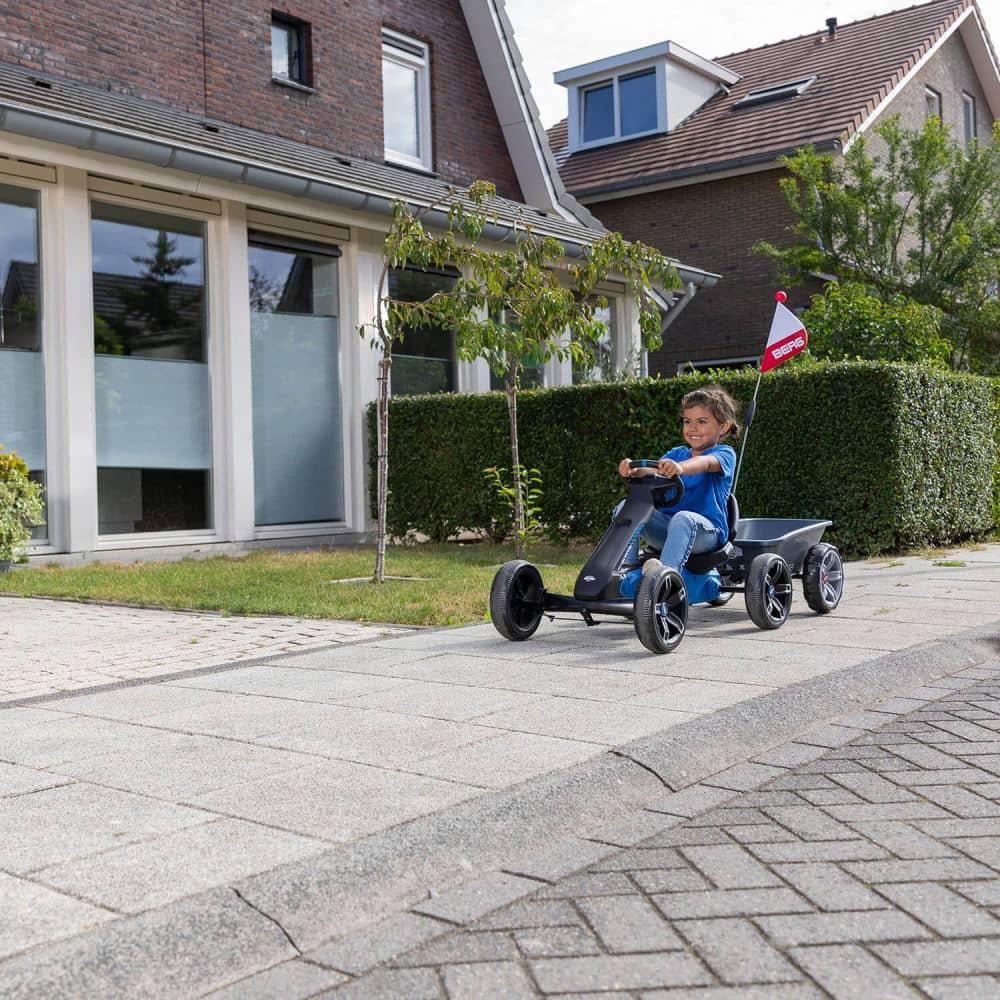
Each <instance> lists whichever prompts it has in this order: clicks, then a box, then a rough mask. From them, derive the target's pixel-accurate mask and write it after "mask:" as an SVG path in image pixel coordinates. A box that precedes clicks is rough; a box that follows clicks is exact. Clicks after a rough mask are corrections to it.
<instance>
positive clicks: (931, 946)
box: [872, 938, 1000, 976]
mask: <svg viewBox="0 0 1000 1000" xmlns="http://www.w3.org/2000/svg"><path fill="white" fill-rule="evenodd" d="M872 949H873V950H874V951H875V952H876V953H877V954H878V955H880V956H881V957H882V958H883V959H884V960H885V961H886V962H888V963H889V965H891V966H892V967H893V968H894V969H896V970H897V971H898V972H900V973H901V974H902V975H904V976H965V975H976V974H977V973H991V974H996V973H1000V941H998V940H997V939H996V938H982V939H981V940H978V941H954V940H952V941H914V942H912V943H909V944H898V943H897V944H876V945H872Z"/></svg>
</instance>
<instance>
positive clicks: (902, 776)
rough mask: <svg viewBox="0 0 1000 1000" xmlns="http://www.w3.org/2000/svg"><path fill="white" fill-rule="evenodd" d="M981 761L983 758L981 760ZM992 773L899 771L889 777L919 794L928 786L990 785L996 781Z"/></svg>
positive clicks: (967, 769) (969, 769) (961, 769)
mask: <svg viewBox="0 0 1000 1000" xmlns="http://www.w3.org/2000/svg"><path fill="white" fill-rule="evenodd" d="M980 759H981V758H980ZM996 777H997V776H996V775H995V774H993V772H992V771H984V770H983V769H982V768H978V767H959V768H952V769H949V770H947V771H946V770H942V769H939V770H936V771H897V772H894V773H893V774H890V775H889V780H890V781H895V782H896V783H897V784H900V785H906V786H907V787H908V788H914V789H916V790H917V791H918V792H919V791H920V790H921V789H922V788H924V787H926V786H928V785H945V786H952V785H974V784H989V783H990V782H993V781H995V780H996Z"/></svg>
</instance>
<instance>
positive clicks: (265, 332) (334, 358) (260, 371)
mask: <svg viewBox="0 0 1000 1000" xmlns="http://www.w3.org/2000/svg"><path fill="white" fill-rule="evenodd" d="M249 255H250V337H251V370H252V384H253V473H254V504H255V509H256V523H257V525H258V526H263V525H276V524H309V523H317V522H325V521H342V520H343V518H344V484H343V471H342V458H341V454H342V453H341V438H340V426H341V405H340V373H339V358H340V348H339V329H338V319H337V316H338V313H339V311H340V310H339V305H338V300H339V296H338V291H337V290H338V285H337V257H338V256H339V251H338V250H337V249H336V248H334V247H324V246H314V245H312V244H311V243H307V242H297V241H294V240H283V239H281V238H278V237H273V236H271V235H270V234H266V233H251V234H250V251H249Z"/></svg>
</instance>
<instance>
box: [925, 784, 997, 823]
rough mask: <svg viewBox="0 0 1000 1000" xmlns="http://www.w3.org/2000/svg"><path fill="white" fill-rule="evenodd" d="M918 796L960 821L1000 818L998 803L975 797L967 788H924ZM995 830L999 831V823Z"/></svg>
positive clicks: (980, 796)
mask: <svg viewBox="0 0 1000 1000" xmlns="http://www.w3.org/2000/svg"><path fill="white" fill-rule="evenodd" d="M920 794H921V795H922V796H923V797H924V798H925V799H930V800H931V801H932V802H936V803H937V804H938V805H939V806H943V807H944V808H945V809H947V810H948V811H949V812H952V813H955V815H956V816H960V817H962V819H975V818H976V817H980V816H997V817H1000V803H997V802H992V801H990V799H986V798H983V796H982V795H977V794H976V793H975V792H972V791H969V789H967V788H955V787H944V788H941V787H937V786H934V787H926V788H922V789H921V791H920ZM997 828H998V829H1000V822H998V824H997Z"/></svg>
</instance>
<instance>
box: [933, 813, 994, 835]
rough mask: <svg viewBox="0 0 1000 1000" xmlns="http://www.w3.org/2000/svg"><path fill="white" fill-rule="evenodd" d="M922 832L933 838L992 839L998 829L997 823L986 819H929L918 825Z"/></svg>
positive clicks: (991, 819)
mask: <svg viewBox="0 0 1000 1000" xmlns="http://www.w3.org/2000/svg"><path fill="white" fill-rule="evenodd" d="M918 825H919V827H920V829H921V830H924V831H926V832H927V833H929V834H931V835H932V836H933V837H941V838H948V837H992V836H993V835H994V834H995V833H996V832H997V829H998V825H997V821H996V820H995V819H993V818H992V817H988V818H986V819H928V820H924V821H923V822H921V823H920V824H918Z"/></svg>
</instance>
